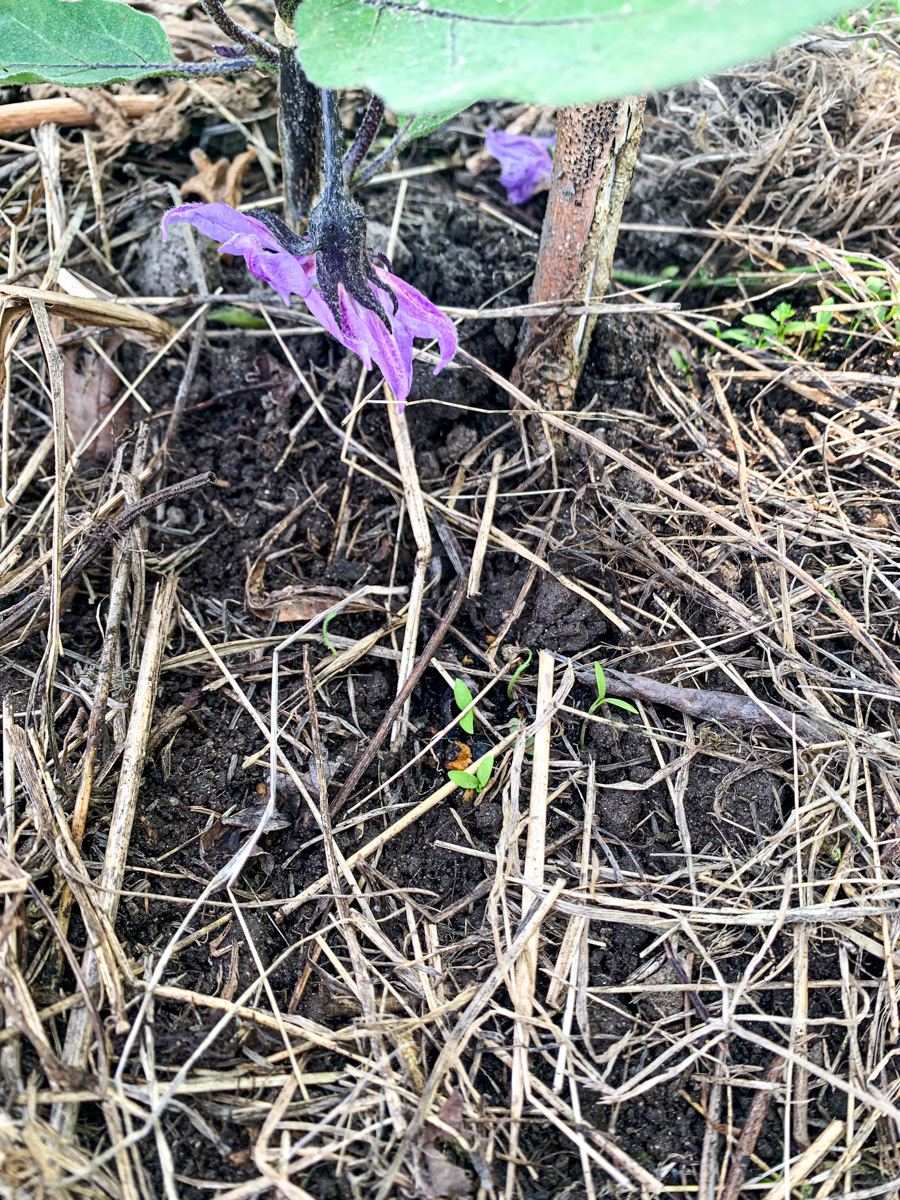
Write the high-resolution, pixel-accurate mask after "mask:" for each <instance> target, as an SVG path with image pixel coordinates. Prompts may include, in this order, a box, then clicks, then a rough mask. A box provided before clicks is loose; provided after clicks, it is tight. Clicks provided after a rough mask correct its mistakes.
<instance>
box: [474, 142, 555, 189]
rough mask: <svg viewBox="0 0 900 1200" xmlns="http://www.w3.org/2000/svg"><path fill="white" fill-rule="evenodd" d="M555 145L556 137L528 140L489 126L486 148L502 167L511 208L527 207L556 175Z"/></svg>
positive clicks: (502, 181) (501, 175)
mask: <svg viewBox="0 0 900 1200" xmlns="http://www.w3.org/2000/svg"><path fill="white" fill-rule="evenodd" d="M555 145H556V138H555V137H548V138H539V137H527V136H526V135H525V134H524V133H506V132H505V130H503V129H495V128H494V127H493V125H489V126H488V130H487V133H486V134H485V138H484V148H485V150H487V152H488V154H491V155H493V157H494V158H496V160H497V162H498V163H499V164H500V182H501V183H502V184H503V186H504V187H505V188H506V195H507V197H508V199H509V202H510V204H524V203H525V201H526V200H530V199H531V197H532V196H533V195H534V194H535V192H537V191H540V188H541V184H543V183H546V182H547V181H548V180H549V178H550V175H551V173H552V171H553V159H552V158H551V157H550V147H551V146H555Z"/></svg>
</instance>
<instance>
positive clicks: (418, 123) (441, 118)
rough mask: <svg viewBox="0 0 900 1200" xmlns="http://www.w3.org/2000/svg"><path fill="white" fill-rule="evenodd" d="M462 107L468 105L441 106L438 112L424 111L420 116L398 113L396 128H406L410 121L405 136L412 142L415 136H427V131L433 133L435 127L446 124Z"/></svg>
mask: <svg viewBox="0 0 900 1200" xmlns="http://www.w3.org/2000/svg"><path fill="white" fill-rule="evenodd" d="M464 108H468V105H467V104H463V105H459V104H454V106H453V107H452V108H443V109H441V111H440V112H435V113H426V114H425V115H424V116H421V117H416V116H413V114H412V113H400V114H399V115H398V117H397V128H398V129H406V126H407V124H408V123H409V121H412V125H410V126H409V129H406V135H405V136H406V140H407V141H408V142H413V141H415V139H416V138H423V137H428V135H429V133H434V131H435V130H436V129H440V127H441V126H442V125H446V124H447V122H448V121H451V120H452V119H453V118H454V117H455V116H456V115H457V114H458V113H461V112H462V111H463V109H464Z"/></svg>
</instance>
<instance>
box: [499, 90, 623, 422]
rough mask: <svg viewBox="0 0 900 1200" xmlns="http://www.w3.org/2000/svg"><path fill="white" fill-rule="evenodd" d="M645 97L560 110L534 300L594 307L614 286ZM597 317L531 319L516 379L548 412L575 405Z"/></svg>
mask: <svg viewBox="0 0 900 1200" xmlns="http://www.w3.org/2000/svg"><path fill="white" fill-rule="evenodd" d="M643 112H644V98H643V97H642V96H639V97H630V98H628V99H625V100H619V101H617V102H615V101H611V102H608V103H604V104H586V105H573V106H572V107H570V108H565V109H563V110H562V112H561V114H560V118H559V124H558V126H557V132H556V152H555V155H554V159H553V175H552V177H551V180H550V195H549V200H548V203H547V213H546V216H545V217H544V225H543V228H542V230H541V244H540V249H539V251H538V261H537V268H536V270H535V275H534V283H533V284H532V289H531V302H532V303H533V304H534V303H545V302H547V301H567V300H568V301H575V302H576V303H579V304H581V303H584V304H589V303H590V302H591V301H592V300H597V299H599V298H600V297H601V296H602V295H603V294H604V292H605V291H606V289H607V287H608V286H609V281H610V277H611V275H612V264H613V254H614V253H615V248H616V239H617V237H618V233H619V221H620V219H621V216H622V206H623V204H624V202H625V196H626V194H627V192H628V187H629V184H630V183H631V176H632V173H633V171H634V164H635V160H636V159H637V149H638V143H639V141H640V137H641V128H642V117H643ZM596 321H597V314H596V313H586V314H583V315H582V316H579V317H577V318H576V319H574V320H573V319H572V317H571V316H568V315H566V314H565V313H562V314H559V315H558V316H553V317H545V318H532V319H530V320H528V321H526V323H525V325H524V327H523V329H522V334H521V337H520V339H519V351H518V360H517V363H516V370H515V374H514V377H513V380H514V382H515V383H516V385H517V386H518V387H520V388H521V389H522V391H524V392H527V393H528V394H529V395H530V396H533V397H534V398H535V399H539V400H541V401H542V402H543V403H545V404H546V406H547V407H548V408H564V409H568V408H571V407H572V404H573V402H574V399H575V392H576V390H577V388H578V380H579V378H580V377H581V371H582V368H583V367H584V363H585V359H586V358H587V352H588V348H589V346H590V341H591V334H592V333H593V330H594V325H595V324H596Z"/></svg>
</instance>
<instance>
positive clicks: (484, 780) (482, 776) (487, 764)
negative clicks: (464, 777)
mask: <svg viewBox="0 0 900 1200" xmlns="http://www.w3.org/2000/svg"><path fill="white" fill-rule="evenodd" d="M493 770H494V756H493V755H492V754H489V755H488V756H487V757H486V758H485V760H484V762H483V763H482V764H481V766H480V767H479V768H478V770H477V771H476V772H475V774H476V776H477V777H478V782H479V784H480V785H481V787H483V788H486V787H487V785H488V783H489V781H490V778H491V772H492V771H493Z"/></svg>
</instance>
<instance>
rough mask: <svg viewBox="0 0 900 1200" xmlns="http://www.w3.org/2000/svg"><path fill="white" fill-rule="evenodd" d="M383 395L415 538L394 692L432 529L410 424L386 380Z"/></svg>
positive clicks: (397, 732)
mask: <svg viewBox="0 0 900 1200" xmlns="http://www.w3.org/2000/svg"><path fill="white" fill-rule="evenodd" d="M384 395H385V399H386V400H387V405H388V420H389V421H390V425H391V433H392V435H393V438H394V449H395V451H396V453H397V465H398V466H399V468H400V479H401V481H402V483H403V494H404V496H405V497H406V507H407V509H408V512H409V525H410V528H411V529H412V534H413V537H414V538H415V541H416V565H415V570H414V573H413V581H412V586H411V587H410V590H409V606H408V608H407V616H406V629H405V630H404V632H403V648H402V652H401V657H400V666H399V667H398V669H397V694H398V695H399V694H400V693H401V692H402V691H403V688H404V684H405V683H406V681H407V679H409V677H410V674H411V673H412V670H413V661H414V659H415V656H416V642H417V641H418V638H419V620H420V619H421V616H422V600H423V598H424V596H425V574H426V572H427V571H428V564H429V563H430V562H431V532H430V530H429V528H428V517H427V516H426V514H425V501H424V500H423V499H422V485H421V484H420V483H419V473H418V471H417V470H416V460H415V455H414V454H413V448H412V441H411V440H410V436H409V426H408V425H407V423H406V417H405V416H404V414H403V413H401V412H399V411H398V405H397V403H396V402H395V400H394V397H393V396H392V395H391V390H390V388H389V387H388V385H387V384H385V385H384ZM409 703H410V701H409V694H407V698H406V700H404V702H403V706H402V710H401V713H400V719H399V721H397V722H396V723H395V725H394V727H393V729H392V730H391V750H392V751H393V752H395V753H396V751H397V750H398V749H399V748H400V745H401V743H402V742H403V741H404V739H405V738H406V730H407V726H408V723H409Z"/></svg>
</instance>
